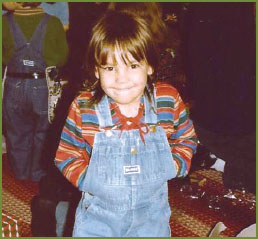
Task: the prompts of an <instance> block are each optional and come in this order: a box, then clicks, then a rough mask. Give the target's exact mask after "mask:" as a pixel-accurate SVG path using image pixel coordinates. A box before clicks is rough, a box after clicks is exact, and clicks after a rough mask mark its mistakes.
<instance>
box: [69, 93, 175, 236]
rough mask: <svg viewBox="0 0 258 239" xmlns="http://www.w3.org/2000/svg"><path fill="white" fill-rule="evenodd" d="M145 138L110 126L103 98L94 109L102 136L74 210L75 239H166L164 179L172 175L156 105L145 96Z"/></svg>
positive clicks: (167, 213)
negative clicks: (132, 238)
mask: <svg viewBox="0 0 258 239" xmlns="http://www.w3.org/2000/svg"><path fill="white" fill-rule="evenodd" d="M144 104H145V123H147V124H148V127H149V133H147V134H145V135H144V138H145V144H144V143H143V142H142V140H141V137H140V134H139V130H138V129H135V130H128V131H123V132H122V134H121V131H120V130H117V129H111V130H104V129H105V128H106V127H108V126H113V124H112V117H111V113H110V108H109V102H108V98H107V97H106V96H105V97H103V99H102V100H101V102H100V103H99V104H98V105H97V106H96V111H97V116H98V120H99V124H100V130H101V132H99V133H97V134H96V135H95V139H94V145H93V151H92V156H91V160H90V164H89V167H88V170H87V174H86V178H85V180H84V185H83V194H82V199H81V201H80V203H79V205H78V207H77V211H76V220H75V226H74V231H73V236H74V237H169V236H170V227H169V218H170V214H171V210H170V206H169V203H168V186H167V180H169V179H171V178H174V177H175V176H176V167H175V162H174V160H173V157H172V154H171V150H170V146H169V143H168V140H167V136H166V132H165V131H164V130H163V128H162V127H161V126H158V125H157V122H158V118H157V117H158V116H157V114H156V113H155V112H154V111H155V109H156V106H155V103H154V104H153V105H152V104H150V103H149V101H148V99H147V97H144Z"/></svg>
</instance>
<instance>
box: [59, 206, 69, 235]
mask: <svg viewBox="0 0 258 239" xmlns="http://www.w3.org/2000/svg"><path fill="white" fill-rule="evenodd" d="M68 210H69V202H66V201H61V202H59V203H58V204H57V206H56V236H57V237H62V236H64V231H65V226H66V222H67V214H68Z"/></svg>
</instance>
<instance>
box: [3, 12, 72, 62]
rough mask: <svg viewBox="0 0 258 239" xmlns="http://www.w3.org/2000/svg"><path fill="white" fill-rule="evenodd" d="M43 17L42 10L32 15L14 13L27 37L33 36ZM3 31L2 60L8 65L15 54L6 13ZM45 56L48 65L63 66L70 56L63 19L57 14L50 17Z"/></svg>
mask: <svg viewBox="0 0 258 239" xmlns="http://www.w3.org/2000/svg"><path fill="white" fill-rule="evenodd" d="M42 17H43V12H42V11H40V12H38V13H37V14H32V15H22V14H21V15H19V14H14V18H15V21H16V22H17V23H18V25H19V27H20V28H21V30H22V32H23V34H24V36H25V38H26V39H30V38H31V37H32V35H33V32H34V30H35V29H36V27H37V25H38V24H39V23H40V21H41V19H42ZM2 31H3V32H2V36H3V53H2V54H3V55H2V60H3V63H4V64H5V65H8V62H9V61H10V60H11V58H12V56H13V54H14V41H13V38H12V35H11V33H10V29H9V25H8V22H7V19H6V17H5V15H4V16H3V18H2ZM43 57H44V59H45V61H46V64H47V65H48V66H57V67H61V66H63V65H64V64H65V63H66V61H67V58H68V44H67V40H66V34H65V31H64V28H63V25H62V23H61V21H60V20H59V19H58V18H57V17H55V16H51V17H50V19H49V21H48V25H47V27H46V35H45V38H44V41H43Z"/></svg>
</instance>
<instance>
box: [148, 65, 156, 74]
mask: <svg viewBox="0 0 258 239" xmlns="http://www.w3.org/2000/svg"><path fill="white" fill-rule="evenodd" d="M153 72H154V70H153V68H152V67H151V66H148V69H147V74H148V75H149V76H150V75H152V74H153Z"/></svg>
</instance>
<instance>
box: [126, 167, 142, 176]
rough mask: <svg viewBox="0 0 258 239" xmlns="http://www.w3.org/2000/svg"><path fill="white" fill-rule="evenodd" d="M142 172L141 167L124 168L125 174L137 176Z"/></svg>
mask: <svg viewBox="0 0 258 239" xmlns="http://www.w3.org/2000/svg"><path fill="white" fill-rule="evenodd" d="M140 172H141V168H140V165H131V166H124V174H136V173H140Z"/></svg>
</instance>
